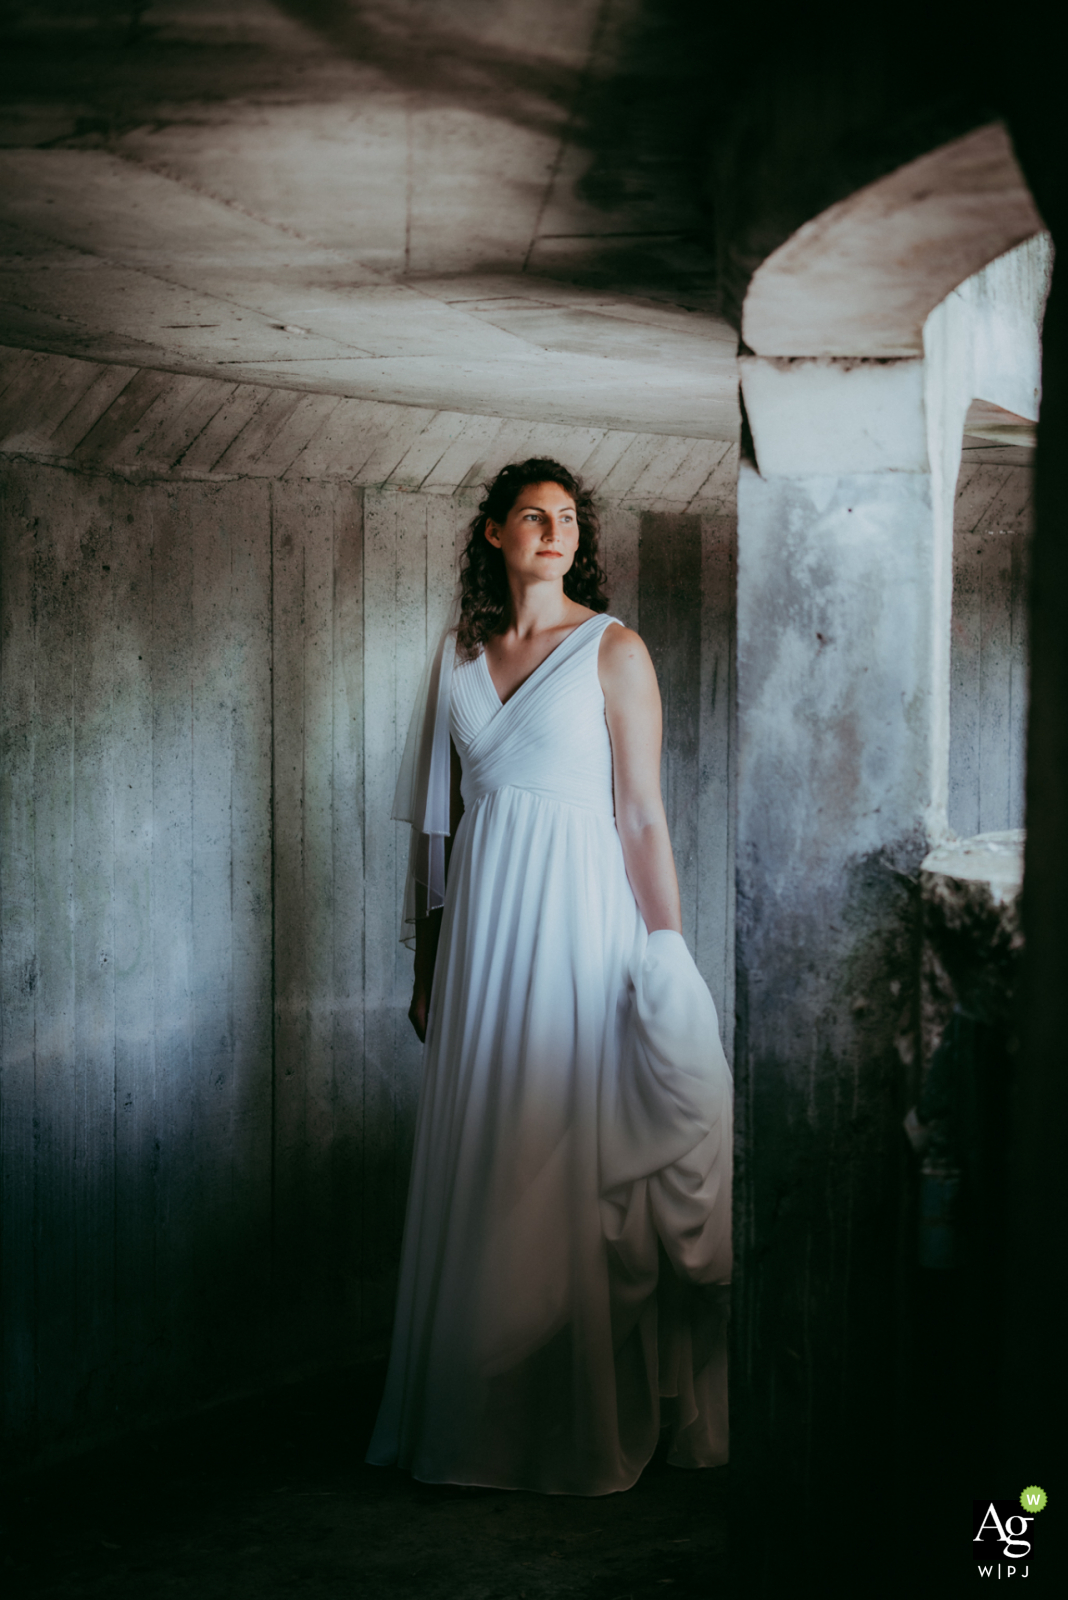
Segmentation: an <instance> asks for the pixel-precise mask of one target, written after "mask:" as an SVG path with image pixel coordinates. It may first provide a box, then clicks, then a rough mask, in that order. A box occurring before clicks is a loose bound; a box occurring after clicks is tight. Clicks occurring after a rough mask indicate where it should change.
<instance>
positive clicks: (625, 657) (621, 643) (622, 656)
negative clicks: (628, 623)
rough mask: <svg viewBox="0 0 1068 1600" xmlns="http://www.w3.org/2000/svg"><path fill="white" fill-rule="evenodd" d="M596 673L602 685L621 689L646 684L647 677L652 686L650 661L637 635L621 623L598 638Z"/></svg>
mask: <svg viewBox="0 0 1068 1600" xmlns="http://www.w3.org/2000/svg"><path fill="white" fill-rule="evenodd" d="M597 669H598V672H599V674H600V677H601V681H602V683H605V682H607V681H611V682H613V683H618V684H619V685H620V686H623V685H625V684H628V683H630V684H634V683H640V682H646V681H647V680H648V679H649V677H650V676H652V679H653V682H654V683H655V682H656V675H655V673H654V671H653V663H652V658H651V657H650V655H649V652H648V650H647V649H646V647H645V644H644V642H643V640H642V637H641V635H640V634H637V633H635V632H634V629H633V628H625V627H623V625H622V624H621V623H618V624H616V625H615V626H613V627H611V628H606V629H605V630H604V633H603V634H602V635H601V648H600V652H599V654H598V657H597Z"/></svg>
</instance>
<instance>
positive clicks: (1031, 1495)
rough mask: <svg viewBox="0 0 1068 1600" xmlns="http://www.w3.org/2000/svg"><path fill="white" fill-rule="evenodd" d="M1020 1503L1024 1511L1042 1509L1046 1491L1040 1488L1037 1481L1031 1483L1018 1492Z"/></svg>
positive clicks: (1044, 1505) (1044, 1503)
mask: <svg viewBox="0 0 1068 1600" xmlns="http://www.w3.org/2000/svg"><path fill="white" fill-rule="evenodd" d="M1020 1504H1021V1505H1022V1506H1023V1508H1024V1510H1025V1511H1044V1510H1045V1507H1046V1491H1045V1489H1040V1488H1039V1487H1038V1485H1037V1483H1032V1484H1031V1486H1030V1487H1029V1488H1027V1489H1024V1490H1023V1491H1022V1492H1021V1494H1020Z"/></svg>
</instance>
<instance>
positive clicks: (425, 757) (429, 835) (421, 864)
mask: <svg viewBox="0 0 1068 1600" xmlns="http://www.w3.org/2000/svg"><path fill="white" fill-rule="evenodd" d="M459 616H460V601H459V595H457V596H456V597H455V598H454V599H453V603H452V607H451V609H450V612H449V620H448V622H447V623H446V625H445V627H444V629H443V630H442V633H441V637H440V638H439V640H438V642H437V645H436V646H435V648H434V650H433V651H432V652H431V654H430V656H429V658H428V659H427V663H426V666H425V667H424V668H423V676H422V680H421V681H420V684H419V692H418V694H417V695H416V697H415V706H414V708H413V710H412V720H411V722H410V724H409V726H408V738H407V741H406V743H405V746H404V755H403V757H402V759H401V766H400V773H399V775H398V777H397V788H396V793H395V794H394V797H393V817H394V820H395V821H397V822H409V823H411V829H412V833H411V843H410V845H409V847H408V880H407V883H406V884H405V888H404V910H403V913H402V918H401V940H402V942H403V943H404V944H407V945H412V944H414V942H415V924H416V922H417V921H418V920H419V919H420V918H421V917H426V916H428V915H429V914H430V912H431V911H436V910H437V909H438V908H439V907H440V906H443V905H444V904H445V840H446V839H447V838H448V836H449V833H450V820H451V819H450V815H449V811H450V805H449V802H450V794H451V759H450V749H449V702H450V697H451V692H452V670H453V666H454V665H455V661H456V627H457V624H458V622H459Z"/></svg>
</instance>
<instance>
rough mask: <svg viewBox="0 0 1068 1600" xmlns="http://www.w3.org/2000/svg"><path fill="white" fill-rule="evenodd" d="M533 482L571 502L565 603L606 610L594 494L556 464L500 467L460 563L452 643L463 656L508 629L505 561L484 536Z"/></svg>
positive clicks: (542, 461) (536, 459) (537, 460)
mask: <svg viewBox="0 0 1068 1600" xmlns="http://www.w3.org/2000/svg"><path fill="white" fill-rule="evenodd" d="M532 483H555V484H558V485H559V486H560V488H561V489H563V490H564V491H565V493H566V494H569V495H570V496H571V498H572V500H574V502H575V512H576V515H577V517H578V527H579V542H578V549H577V550H576V552H575V559H574V561H573V562H572V563H571V568H570V570H569V571H568V572H567V573H565V575H564V593H565V594H566V595H567V597H568V599H569V600H575V601H577V603H578V604H579V605H580V606H589V608H590V610H591V611H607V610H608V595H607V594H606V593H605V587H604V586H605V582H606V581H607V580H606V574H605V571H604V568H603V567H602V566H601V564H600V562H599V561H598V559H597V540H598V536H599V534H600V531H601V524H600V521H599V519H598V516H597V512H596V510H595V508H594V504H593V496H592V495H591V494H590V492H589V490H588V489H586V488H584V487H583V484H582V480H581V479H580V478H576V477H575V475H574V473H572V472H569V471H568V470H567V468H566V467H562V466H561V465H560V463H559V461H550V460H549V459H548V458H547V457H544V456H531V458H530V460H529V461H520V462H513V463H512V464H511V465H509V466H507V467H502V468H501V470H500V472H498V474H497V476H496V477H495V478H494V480H493V482H492V483H489V484H485V485H484V486H483V487H484V488H485V490H486V493H485V496H484V498H483V499H482V501H481V503H480V505H479V508H478V514H477V516H475V517H474V518H473V519H472V522H471V525H470V528H469V530H468V536H467V546H466V548H465V550H464V553H463V556H462V557H461V560H460V593H461V610H460V624H459V627H458V628H457V632H456V639H457V644H458V645H459V648H460V654H461V655H462V656H467V657H471V656H474V655H477V654H478V652H479V650H480V649H481V648H482V647H483V645H485V643H486V641H487V639H491V638H492V637H493V635H494V634H495V633H500V632H501V631H502V629H503V628H504V627H506V626H507V622H508V616H509V609H510V606H511V602H512V596H511V593H510V591H509V588H508V576H507V573H506V572H505V568H504V557H503V555H502V554H501V552H500V551H499V550H498V549H497V547H496V545H492V544H490V543H489V541H488V539H487V538H486V524H487V523H488V522H496V523H498V524H500V523H502V522H504V520H505V519H506V517H507V516H508V513H509V511H511V509H512V507H513V506H514V505H515V503H516V500H517V499H518V498H519V495H520V493H521V492H522V490H524V489H526V488H527V487H528V486H529V485H530V484H532Z"/></svg>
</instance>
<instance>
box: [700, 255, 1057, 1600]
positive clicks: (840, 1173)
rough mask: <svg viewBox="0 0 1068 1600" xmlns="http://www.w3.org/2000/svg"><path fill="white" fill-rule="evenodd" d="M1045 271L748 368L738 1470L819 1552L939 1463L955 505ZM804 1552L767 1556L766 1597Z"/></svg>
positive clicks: (1016, 359)
mask: <svg viewBox="0 0 1068 1600" xmlns="http://www.w3.org/2000/svg"><path fill="white" fill-rule="evenodd" d="M1044 252H1045V246H1044V244H1043V243H1042V242H1040V241H1039V242H1035V241H1032V242H1031V243H1030V244H1025V245H1023V246H1021V247H1020V248H1019V249H1017V250H1015V251H1013V252H1011V255H1010V256H1009V257H1006V258H1003V260H1002V262H994V263H993V265H992V266H991V267H988V268H987V269H985V270H984V272H982V273H979V274H977V275H976V276H975V277H974V278H973V279H971V280H969V282H968V283H965V284H964V285H962V286H961V287H960V288H959V289H958V290H956V291H954V293H953V294H952V295H950V296H949V297H948V299H947V300H946V301H943V302H942V303H941V304H940V305H939V306H937V307H936V308H935V309H934V311H932V312H931V314H930V315H929V316H928V318H927V320H926V323H925V324H924V327H923V340H922V348H921V350H919V351H917V352H916V353H915V354H912V355H908V354H903V355H901V356H899V357H896V358H895V357H880V358H866V357H864V356H857V357H851V356H836V355H833V354H823V353H821V354H818V355H816V356H814V357H811V358H804V357H798V356H797V355H792V356H789V357H782V356H776V355H751V356H748V357H746V358H744V359H743V361H742V389H743V396H744V402H745V408H746V415H747V419H748V423H749V430H750V437H751V444H752V451H751V457H750V459H749V460H748V461H747V462H745V463H744V464H743V467H742V471H741V475H740V480H739V500H738V623H737V627H738V635H737V637H738V680H737V682H738V742H737V751H738V777H737V783H738V823H737V830H738V831H737V946H736V950H737V985H738V1032H737V1039H736V1089H737V1111H738V1136H737V1137H738V1172H739V1177H738V1180H737V1185H736V1228H737V1255H738V1260H739V1270H738V1276H737V1279H736V1286H735V1300H734V1318H735V1346H734V1360H733V1366H732V1396H731V1414H732V1421H731V1432H732V1440H733V1441H734V1449H733V1458H732V1473H733V1474H734V1475H735V1477H736V1479H737V1481H738V1486H739V1489H740V1505H741V1506H743V1507H744V1505H745V1504H749V1505H755V1506H758V1507H760V1506H766V1505H767V1496H768V1494H769V1493H774V1495H775V1497H776V1501H777V1503H778V1504H779V1505H787V1506H790V1507H792V1508H793V1509H794V1510H795V1511H796V1512H797V1513H798V1514H799V1515H800V1516H801V1517H802V1519H806V1520H807V1522H808V1526H809V1527H810V1528H811V1527H812V1526H813V1525H814V1523H815V1521H817V1520H818V1519H819V1516H820V1510H821V1507H822V1506H824V1505H825V1504H826V1496H827V1494H828V1493H830V1492H831V1488H832V1486H834V1485H837V1486H838V1488H837V1489H836V1490H835V1493H838V1492H839V1491H840V1487H841V1484H842V1480H843V1474H845V1475H846V1477H850V1476H852V1474H854V1473H860V1474H863V1476H864V1481H865V1484H866V1485H867V1489H868V1493H867V1494H866V1495H865V1497H864V1499H863V1503H862V1504H861V1505H860V1506H857V1507H851V1513H852V1514H851V1527H852V1529H853V1531H854V1532H856V1533H862V1532H863V1524H864V1515H865V1507H867V1509H868V1510H869V1511H870V1512H871V1513H872V1515H873V1517H875V1518H876V1519H877V1518H878V1515H879V1507H880V1500H879V1484H880V1482H885V1483H888V1482H889V1478H888V1477H887V1476H886V1471H887V1469H892V1467H893V1464H894V1460H895V1454H896V1453H897V1450H898V1447H899V1446H903V1447H904V1449H903V1451H902V1454H903V1455H905V1456H907V1454H908V1452H909V1451H910V1450H912V1449H914V1448H915V1440H911V1441H910V1440H909V1439H907V1438H904V1439H902V1438H899V1434H900V1433H901V1431H902V1419H905V1418H907V1417H908V1406H907V1396H906V1395H905V1394H904V1392H903V1383H904V1374H905V1371H906V1366H905V1363H904V1362H903V1360H902V1352H903V1349H904V1346H905V1345H906V1344H907V1296H906V1295H905V1293H904V1292H903V1286H904V1284H905V1282H906V1279H907V1276H908V1271H909V1268H910V1264H911V1257H910V1254H909V1244H910V1241H911V1233H910V1231H909V1230H908V1228H907V1227H906V1220H907V1209H908V1204H909V1201H908V1194H909V1188H908V1164H907V1149H906V1144H905V1140H904V1138H903V1135H902V1129H901V1121H902V1118H903V1116H904V1114H905V1111H906V1110H907V1108H908V1106H909V1105H910V1104H912V1099H913V1098H914V1090H915V1084H916V1077H917V1072H918V1062H917V1051H916V1021H917V1016H916V1012H917V995H916V973H917V970H918V963H917V960H916V954H915V951H916V939H917V934H918V918H917V883H918V874H919V867H920V863H921V861H922V860H923V857H924V855H925V854H926V853H927V851H928V850H929V849H930V847H931V845H932V844H933V843H935V842H937V841H938V840H940V839H941V838H943V837H944V836H945V835H946V832H947V824H946V802H947V780H948V754H949V687H950V652H949V640H950V608H951V596H952V541H953V498H954V489H955V484H956V478H957V471H958V468H959V463H960V450H961V438H962V432H963V424H964V418H965V414H966V412H967V408H968V405H969V402H970V401H971V399H972V398H974V397H975V396H977V395H979V396H982V397H984V398H988V399H990V400H992V401H994V402H995V403H996V404H1000V405H1003V406H1005V407H1006V409H1012V410H1013V411H1014V412H1015V413H1017V414H1022V415H1025V416H1030V415H1034V408H1035V403H1036V400H1037V393H1036V391H1037V370H1038V369H1037V349H1038V338H1037V334H1038V327H1039V325H1040V320H1041V305H1042V299H1043V298H1044V287H1045V282H1046V274H1047V272H1048V255H1047V254H1046V253H1044ZM1021 256H1022V257H1023V258H1024V259H1022V260H1021V259H1014V258H1020V257H1021ZM1014 283H1015V284H1017V285H1019V284H1020V283H1023V284H1024V285H1025V287H1024V289H1023V290H1022V291H1021V292H1020V293H1017V292H1016V291H1015V290H1014V289H1013V287H1012V286H1013V284H1014ZM1027 296H1030V300H1029V301H1027V303H1026V304H1024V301H1026V300H1027ZM1021 306H1022V307H1023V310H1022V311H1021ZM1036 306H1037V313H1036V310H1035V308H1036ZM1006 308H1007V311H1006ZM1009 313H1011V314H1009ZM1017 313H1020V314H1019V315H1017ZM1028 318H1030V320H1029V321H1028ZM1014 329H1015V343H1014V334H1013V330H1014ZM1028 329H1029V332H1028ZM1006 330H1007V331H1006ZM1021 330H1023V331H1022V332H1021ZM1001 334H1004V335H1005V336H1004V337H1003V338H1002V337H1001V336H1000V335H1001ZM984 341H985V342H984ZM906 1426H907V1424H906ZM788 1549H789V1547H788V1545H787V1544H782V1545H781V1546H780V1545H779V1544H778V1543H777V1542H774V1541H763V1543H762V1544H761V1546H760V1554H759V1557H758V1561H759V1562H762V1563H763V1564H764V1570H763V1573H762V1575H758V1576H757V1579H756V1586H755V1588H754V1591H753V1592H764V1591H765V1589H766V1591H767V1592H777V1591H776V1585H777V1583H779V1582H781V1579H782V1577H783V1576H784V1571H785V1569H780V1567H779V1566H778V1565H777V1562H778V1561H779V1557H780V1555H782V1556H783V1559H784V1560H787V1563H788V1564H789V1561H792V1560H793V1559H794V1557H795V1555H796V1549H794V1550H793V1551H792V1553H789V1554H788V1555H785V1554H783V1553H784V1552H787V1551H788Z"/></svg>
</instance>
